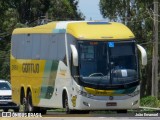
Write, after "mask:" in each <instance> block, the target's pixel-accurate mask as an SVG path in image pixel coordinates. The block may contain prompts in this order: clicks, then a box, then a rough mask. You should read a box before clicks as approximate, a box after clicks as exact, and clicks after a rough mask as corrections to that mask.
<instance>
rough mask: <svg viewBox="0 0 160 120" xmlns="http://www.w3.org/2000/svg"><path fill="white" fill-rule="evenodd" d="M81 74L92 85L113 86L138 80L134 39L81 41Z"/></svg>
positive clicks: (83, 80) (85, 81) (79, 46)
mask: <svg viewBox="0 0 160 120" xmlns="http://www.w3.org/2000/svg"><path fill="white" fill-rule="evenodd" d="M78 49H79V50H78V51H79V64H80V65H79V74H80V79H81V81H82V82H84V83H87V84H89V83H91V84H92V86H99V87H100V86H104V87H105V88H106V86H108V85H109V86H111V85H123V84H128V83H132V82H135V81H137V80H138V65H137V55H136V49H135V42H134V41H132V42H131V41H126V42H125V41H122V42H95V41H79V43H78Z"/></svg>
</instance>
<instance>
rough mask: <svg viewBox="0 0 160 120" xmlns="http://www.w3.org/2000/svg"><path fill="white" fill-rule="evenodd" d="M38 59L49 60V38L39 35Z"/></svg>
mask: <svg viewBox="0 0 160 120" xmlns="http://www.w3.org/2000/svg"><path fill="white" fill-rule="evenodd" d="M40 53H41V54H40V59H45V60H46V59H49V36H48V35H41V45H40Z"/></svg>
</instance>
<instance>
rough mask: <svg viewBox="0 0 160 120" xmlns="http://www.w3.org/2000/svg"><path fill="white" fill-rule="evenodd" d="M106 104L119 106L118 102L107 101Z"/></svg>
mask: <svg viewBox="0 0 160 120" xmlns="http://www.w3.org/2000/svg"><path fill="white" fill-rule="evenodd" d="M106 106H117V103H116V102H107V103H106Z"/></svg>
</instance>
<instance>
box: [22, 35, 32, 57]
mask: <svg viewBox="0 0 160 120" xmlns="http://www.w3.org/2000/svg"><path fill="white" fill-rule="evenodd" d="M24 36H25V38H24V46H23V45H21V47H24V56H23V58H24V59H32V35H30V34H27V35H24Z"/></svg>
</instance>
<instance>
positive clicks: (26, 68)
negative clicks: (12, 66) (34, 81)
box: [22, 63, 39, 73]
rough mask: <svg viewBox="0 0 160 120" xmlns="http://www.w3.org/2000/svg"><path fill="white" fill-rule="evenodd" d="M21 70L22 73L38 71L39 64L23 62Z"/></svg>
mask: <svg viewBox="0 0 160 120" xmlns="http://www.w3.org/2000/svg"><path fill="white" fill-rule="evenodd" d="M22 72H23V73H39V64H37V63H36V64H34V63H23V64H22Z"/></svg>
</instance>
